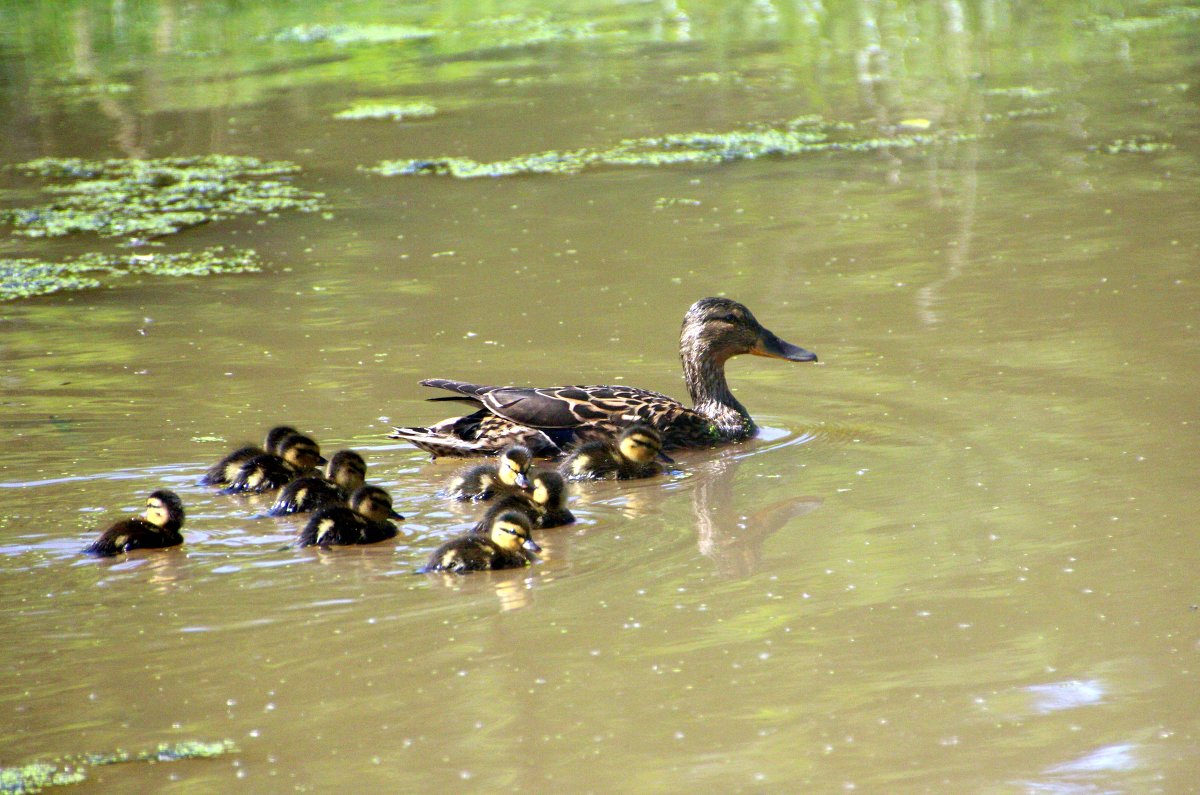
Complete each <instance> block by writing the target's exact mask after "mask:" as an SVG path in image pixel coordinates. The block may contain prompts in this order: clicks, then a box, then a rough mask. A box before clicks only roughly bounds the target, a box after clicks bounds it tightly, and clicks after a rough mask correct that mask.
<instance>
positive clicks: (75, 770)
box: [0, 740, 237, 795]
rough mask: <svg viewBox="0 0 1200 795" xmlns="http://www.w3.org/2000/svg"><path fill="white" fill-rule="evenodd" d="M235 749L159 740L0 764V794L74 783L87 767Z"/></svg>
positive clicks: (225, 744) (226, 743)
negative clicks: (147, 745)
mask: <svg viewBox="0 0 1200 795" xmlns="http://www.w3.org/2000/svg"><path fill="white" fill-rule="evenodd" d="M235 751H237V746H235V745H234V743H233V741H232V740H222V741H220V742H212V743H208V742H203V741H199V740H187V741H184V742H178V743H160V744H159V745H158V746H157V747H156V748H154V749H152V750H148V751H138V752H136V753H130V752H128V751H112V752H106V753H89V754H72V755H68V756H62V757H59V758H58V759H55V760H53V761H49V762H44V761H43V762H30V763H27V764H24V765H18V766H14V767H0V793H3V795H30V794H31V793H35V792H41V791H42V790H43V789H46V788H47V787H59V786H63V785H65V784H78V783H80V782H81V781H84V780H86V779H87V774H88V768H89V767H100V766H102V765H116V764H122V763H125V762H176V761H178V760H180V759H212V758H214V757H218V756H222V755H224V754H228V753H231V752H235Z"/></svg>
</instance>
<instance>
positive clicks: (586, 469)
mask: <svg viewBox="0 0 1200 795" xmlns="http://www.w3.org/2000/svg"><path fill="white" fill-rule="evenodd" d="M656 458H663V459H665V460H668V461H669V460H670V459H668V458H667V457H666V456H665V455H664V454H663V452H662V434H660V433H659V432H658V431H656V430H655V429H654V428H651V427H650V426H649V425H640V424H639V425H631V426H630V427H628V428H626V429H625V430H624V431H623V432H622V433H621V436H620V438H619V439H617V443H616V444H612V443H609V442H588V443H587V444H583V445H580V447H579V448H578V449H577V450H575V452H573V453H571V455H569V456H567V459H566V460H565V461H563V462H562V465H561V466H560V467H559V469H558V471H559V472H561V473H562V474H563V476H564V477H566V478H569V479H571V480H604V479H613V478H615V479H617V480H632V479H635V478H648V477H653V476H654V475H657V474H659V473H661V472H662V471H663V468H662V465H661V464H659V463H658V461H656V460H655V459H656Z"/></svg>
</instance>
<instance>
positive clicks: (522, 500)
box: [471, 469, 575, 533]
mask: <svg viewBox="0 0 1200 795" xmlns="http://www.w3.org/2000/svg"><path fill="white" fill-rule="evenodd" d="M530 483H531V485H532V490H531V491H530V492H529V493H528V494H525V493H516V494H508V495H506V496H504V497H501V498H500V499H498V500H496V502H495V503H493V504H492V506H491V507H490V508H488V509H487V511H486V512H485V513H484V514H483V518H481V519H480V520H479V522H478V523H477V524H476V525H475V527H473V528H471V532H473V533H485V532H487V528H488V527H489V526H490V525H491V523H492V520H493V519H494V518H495V517H496V516H498V515H500V514H501V513H503V512H504V511H514V510H515V511H524V512H525V513H526V514H528V515H529V521H530V522H531V523H532V525H533V526H534V527H540V528H542V529H543V530H545V529H549V528H551V527H561V526H562V525H565V524H571V523H572V522H574V521H575V515H574V514H572V513H571V511H570V510H568V509H567V483H566V481H565V480H563V477H562V475H560V474H558V473H557V472H555V471H554V470H553V469H536V470H534V472H533V477H532V478H530Z"/></svg>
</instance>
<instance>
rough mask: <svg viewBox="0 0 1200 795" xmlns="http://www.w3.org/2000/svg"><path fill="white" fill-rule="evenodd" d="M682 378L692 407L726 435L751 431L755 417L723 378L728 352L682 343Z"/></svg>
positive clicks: (745, 433)
mask: <svg viewBox="0 0 1200 795" xmlns="http://www.w3.org/2000/svg"><path fill="white" fill-rule="evenodd" d="M679 358H680V359H682V360H683V380H684V381H686V382H687V387H688V393H689V394H690V395H691V396H692V409H693V410H694V411H695V412H696V413H697V414H703V415H704V416H705V417H708V418H709V419H710V420H712V421H713V423H714V424H715V425H716V426H717V428H718V429H719V430H720V432H721V434H722V435H723V436H725V437H726V438H735V439H737V438H742V437H745V436H750V435H751V434H753V433H754V420H752V419H750V413H749V412H748V411H746V407H745V406H743V405H742V404H741V403H739V402H738V399H737V398H735V397H734V396H733V393H732V392H730V391H729V382H728V381H726V380H725V362H726V361H728V359H729V356H728V355H724V354H722V353H721V352H720V351H715V350H710V349H705V348H703V347H691V348H689V347H687V346H686V345H685V346H683V347H681V349H680V352H679Z"/></svg>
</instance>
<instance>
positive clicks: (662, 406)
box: [390, 298, 817, 457]
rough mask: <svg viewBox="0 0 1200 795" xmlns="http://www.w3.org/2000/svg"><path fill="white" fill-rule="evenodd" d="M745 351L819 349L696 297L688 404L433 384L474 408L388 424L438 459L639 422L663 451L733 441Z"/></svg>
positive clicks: (747, 427)
mask: <svg viewBox="0 0 1200 795" xmlns="http://www.w3.org/2000/svg"><path fill="white" fill-rule="evenodd" d="M742 353H751V354H755V355H757V356H768V357H772V358H775V359H786V360H788V361H792V362H815V361H816V360H817V356H816V354H815V353H812V352H810V351H806V350H805V349H803V348H799V347H797V346H795V345H792V344H791V343H789V342H784V341H783V340H781V339H780V338H779V337H777V336H775V335H774V334H773V333H771V332H770V331H768V330H767V329H766V328H764V327H763V326H762V324H760V323H759V322H758V321H757V320H756V319H755V318H754V315H752V314H751V313H750V310H749V309H747V308H746V307H744V306H742V305H741V304H739V303H738V302H737V301H731V300H730V299H728V298H702V299H700V300H699V301H697V302H696V303H694V304H692V307H691V309H689V310H688V311H687V314H686V315H685V316H684V318H683V330H682V332H681V333H680V337H679V358H680V359H681V360H682V361H683V379H684V381H685V382H686V383H687V388H688V393H689V394H690V395H691V398H692V404H693V405H692V408H687V407H686V406H684V405H683V404H682V403H680V402H679V401H677V400H675V399H673V398H669V397H667V396H666V395H662V394H659V393H658V392H651V391H649V390H646V389H636V388H634V387H627V386H560V387H547V388H532V387H512V386H483V385H480V384H472V383H467V382H465V381H449V380H446V379H442V378H430V379H426V380H424V381H422V382H421V384H422V385H423V386H429V387H435V388H437V389H445V390H449V391H450V392H454V393H456V395H455V397H443V398H432V399H433V400H460V401H465V402H468V403H471V404H473V405H475V406H477V407H479V410H478V411H476V412H474V413H473V414H468V415H466V416H463V417H451V418H450V419H447V420H443V421H442V422H439V423H437V424H436V425H431V426H429V427H427V428H400V427H398V428H394V429H393V431H392V433H391V434H390V436H391V438H393V439H405V440H407V441H409V442H411V443H412V444H414V445H416V446H417V447H419V448H421V449H422V450H425V451H427V452H429V453H430V454H432V455H433V456H434V457H437V456H439V455H444V456H472V455H492V454H494V453H495V452H496V451H498V450H500V449H502V448H503V447H504V446H506V445H509V444H513V443H520V444H523V445H524V446H526V447H528V448H529V449H530V450H532V451H533V453H534V454H535V455H538V456H555V455H558V454H560V453H561V452H563V450H564V449H566V447H567V446H568V445H570V444H579V443H582V442H586V441H590V440H593V439H613V438H616V436H617V435H618V434H619V433H620V431H621V429H622V428H624V427H626V426H628V425H632V424H634V423H638V422H643V423H646V424H647V425H650V426H652V427H653V428H655V429H657V430H658V431H659V432H660V433H662V435H663V446H664V448H665V449H675V448H682V447H704V446H708V445H713V444H720V443H723V442H734V441H739V440H741V439H746V438H749V437H751V436H753V435H754V434H755V433H756V432H757V430H758V429H757V427H756V426H755V424H754V420H752V419H751V418H750V413H749V412H747V411H746V408H745V406H743V405H742V404H741V403H740V402H738V400H737V398H735V397H734V396H733V393H732V392H730V391H729V384H728V382H726V380H725V362H726V361H727V360H728V359H729V358H730V357H732V356H737V355H738V354H742Z"/></svg>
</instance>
